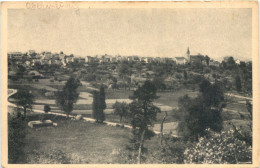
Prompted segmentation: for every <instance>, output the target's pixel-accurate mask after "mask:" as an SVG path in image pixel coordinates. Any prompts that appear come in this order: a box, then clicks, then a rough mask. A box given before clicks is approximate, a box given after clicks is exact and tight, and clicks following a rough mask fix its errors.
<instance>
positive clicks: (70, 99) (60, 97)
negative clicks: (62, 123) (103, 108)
mask: <svg viewBox="0 0 260 168" xmlns="http://www.w3.org/2000/svg"><path fill="white" fill-rule="evenodd" d="M79 86H80V81H79V80H78V79H75V78H73V77H71V78H69V79H68V81H67V82H66V84H65V86H64V87H63V89H62V90H61V91H59V92H58V93H57V95H56V104H57V105H58V106H59V107H60V108H61V109H62V110H63V111H64V112H65V113H66V115H67V117H69V114H70V113H71V112H72V110H73V105H74V103H76V102H77V100H78V97H79V93H77V88H78V87H79Z"/></svg>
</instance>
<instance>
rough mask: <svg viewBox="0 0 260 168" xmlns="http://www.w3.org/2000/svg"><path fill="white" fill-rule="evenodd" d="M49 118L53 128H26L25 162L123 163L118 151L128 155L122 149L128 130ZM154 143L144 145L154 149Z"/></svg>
mask: <svg viewBox="0 0 260 168" xmlns="http://www.w3.org/2000/svg"><path fill="white" fill-rule="evenodd" d="M50 116H51V115H49V118H52V120H54V121H55V122H57V123H58V126H57V127H47V128H37V129H32V128H29V127H27V128H26V131H27V136H26V140H25V141H26V143H25V146H24V151H25V155H26V157H25V158H27V160H26V161H25V162H27V163H39V162H41V163H53V162H54V163H90V164H94V163H100V164H102V163H103V164H109V163H124V162H122V160H120V159H119V155H120V153H121V152H122V151H123V152H128V151H127V150H126V149H125V147H126V145H127V144H128V143H129V138H130V137H131V131H129V130H128V129H126V128H119V127H110V126H107V125H101V124H93V123H88V122H83V121H72V120H64V119H63V120H59V119H58V118H56V119H54V118H53V116H51V117H50ZM33 118H34V119H37V116H34V117H32V119H31V120H33ZM75 130H77V131H75ZM39 134H40V135H41V136H39ZM156 140H157V138H156V137H154V138H153V139H152V140H150V141H147V144H149V146H153V145H154V146H155V145H157V144H158V142H157V141H156ZM57 152H58V153H57ZM119 152H120V153H119ZM56 154H58V155H59V156H56ZM61 156H64V157H61ZM125 161H126V162H127V160H125Z"/></svg>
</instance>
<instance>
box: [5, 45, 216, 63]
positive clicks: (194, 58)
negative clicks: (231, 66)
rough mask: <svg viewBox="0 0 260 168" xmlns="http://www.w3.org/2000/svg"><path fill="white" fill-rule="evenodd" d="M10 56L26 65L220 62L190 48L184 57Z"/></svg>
mask: <svg viewBox="0 0 260 168" xmlns="http://www.w3.org/2000/svg"><path fill="white" fill-rule="evenodd" d="M8 58H9V59H12V60H16V61H23V62H24V63H25V64H26V65H32V66H34V65H35V64H37V63H39V64H57V65H64V66H66V65H67V64H69V63H71V62H78V63H115V62H121V61H131V62H143V63H151V62H157V63H167V62H175V63H176V64H187V63H201V64H205V65H207V64H210V65H215V66H218V65H219V63H218V62H216V61H213V60H210V61H209V62H207V61H206V59H205V56H204V55H201V54H197V55H190V51H189V48H188V50H187V52H186V54H185V56H182V57H175V58H169V57H164V58H163V57H139V56H135V55H134V56H120V55H116V56H112V55H108V54H105V55H96V56H86V57H84V58H82V57H80V56H74V55H72V54H71V55H66V54H64V53H63V52H60V53H51V52H48V51H46V52H42V53H36V52H35V51H34V50H29V52H27V53H22V52H10V53H8Z"/></svg>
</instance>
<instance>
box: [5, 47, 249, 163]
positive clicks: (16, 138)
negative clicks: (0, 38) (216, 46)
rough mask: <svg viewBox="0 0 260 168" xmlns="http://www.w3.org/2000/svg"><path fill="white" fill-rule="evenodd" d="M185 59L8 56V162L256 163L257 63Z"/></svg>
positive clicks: (186, 53) (199, 56) (226, 58)
mask: <svg viewBox="0 0 260 168" xmlns="http://www.w3.org/2000/svg"><path fill="white" fill-rule="evenodd" d="M183 53H184V54H183V56H180V57H165V58H163V57H141V56H136V55H133V56H121V55H108V54H104V55H95V56H85V57H80V56H76V55H73V54H67V53H63V52H62V51H61V52H59V53H52V52H50V51H44V52H36V51H35V50H29V51H28V52H8V53H7V56H8V163H9V164H14V163H15V164H17V163H18V164H138V163H139V164H140V163H141V164H194V163H195V164H205V163H207V164H208V163H212V164H250V163H252V61H243V60H239V59H236V58H235V57H233V56H223V59H222V60H221V61H215V60H214V59H212V58H211V57H210V56H208V55H206V54H195V55H193V54H191V53H192V51H190V49H189V48H187V50H186V51H184V52H183Z"/></svg>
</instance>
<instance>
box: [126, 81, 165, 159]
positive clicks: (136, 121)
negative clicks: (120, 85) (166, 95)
mask: <svg viewBox="0 0 260 168" xmlns="http://www.w3.org/2000/svg"><path fill="white" fill-rule="evenodd" d="M156 98H158V96H157V95H156V87H155V86H154V85H153V84H152V83H151V82H150V81H146V82H145V83H144V85H143V86H142V87H139V88H138V89H137V90H136V91H134V94H133V96H132V97H131V99H133V102H132V103H131V104H130V105H129V107H130V115H131V118H132V121H131V125H132V127H133V135H134V139H133V140H132V141H133V143H134V146H135V147H136V148H138V163H139V164H140V163H141V155H142V151H143V149H144V146H143V144H144V141H145V140H146V139H149V138H150V137H151V136H152V135H153V134H151V131H150V130H149V127H151V126H153V121H154V120H156V115H157V113H158V112H160V109H159V108H158V107H156V106H154V105H153V103H152V102H153V100H154V99H156Z"/></svg>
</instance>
